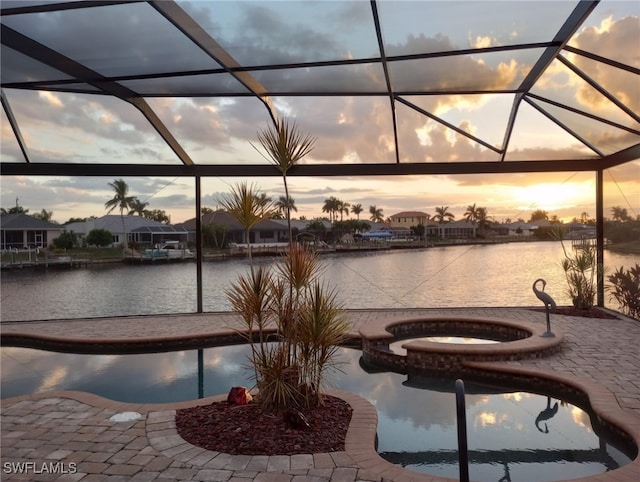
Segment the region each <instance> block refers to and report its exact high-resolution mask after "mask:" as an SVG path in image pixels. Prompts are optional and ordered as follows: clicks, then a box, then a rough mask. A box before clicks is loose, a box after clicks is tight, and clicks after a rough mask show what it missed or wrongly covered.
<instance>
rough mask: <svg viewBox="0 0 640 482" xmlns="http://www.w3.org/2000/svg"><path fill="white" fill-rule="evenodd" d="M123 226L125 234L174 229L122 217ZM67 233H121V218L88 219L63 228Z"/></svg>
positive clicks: (114, 216) (131, 217) (111, 215)
mask: <svg viewBox="0 0 640 482" xmlns="http://www.w3.org/2000/svg"><path fill="white" fill-rule="evenodd" d="M124 225H125V229H126V231H127V233H131V232H134V231H136V230H139V229H143V230H148V229H153V230H154V231H153V232H162V231H164V230H165V229H167V228H168V229H169V230H170V231H172V232H174V231H175V228H173V227H172V226H170V225H167V224H164V223H161V222H158V221H154V220H153V219H148V218H145V217H143V216H124ZM64 228H65V229H66V230H67V231H73V232H74V233H76V234H88V233H89V232H90V231H92V230H93V229H106V230H107V231H110V232H111V233H122V232H123V231H122V217H120V215H118V214H107V215H106V216H102V217H101V218H96V219H88V220H87V221H80V222H77V223H69V224H66V225H65V226H64Z"/></svg>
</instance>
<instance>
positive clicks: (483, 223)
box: [476, 207, 491, 233]
mask: <svg viewBox="0 0 640 482" xmlns="http://www.w3.org/2000/svg"><path fill="white" fill-rule="evenodd" d="M476 221H477V223H478V230H479V231H480V232H481V233H483V232H484V231H485V229H488V228H489V226H491V221H490V219H489V215H488V214H487V208H484V207H479V208H478V209H477V217H476Z"/></svg>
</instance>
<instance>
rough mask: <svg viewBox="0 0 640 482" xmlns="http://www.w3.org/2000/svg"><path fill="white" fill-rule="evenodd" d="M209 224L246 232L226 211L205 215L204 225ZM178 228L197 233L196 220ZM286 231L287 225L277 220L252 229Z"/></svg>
mask: <svg viewBox="0 0 640 482" xmlns="http://www.w3.org/2000/svg"><path fill="white" fill-rule="evenodd" d="M207 224H218V225H220V226H224V227H226V228H227V229H229V230H233V231H235V230H242V231H244V227H243V226H242V225H241V224H240V223H239V222H238V221H237V220H236V218H234V217H233V216H232V215H231V214H229V213H227V212H225V211H215V212H213V213H207V214H205V215H203V216H202V225H203V226H206V225H207ZM177 226H181V227H185V228H186V229H188V230H189V231H195V230H196V218H191V219H188V220H187V221H185V222H183V223H181V224H178V225H177ZM286 229H287V227H286V225H285V226H283V225H282V224H280V223H278V222H276V220H270V219H263V220H261V221H259V222H258V223H257V224H256V225H255V226H254V227H253V228H252V231H283V230H286Z"/></svg>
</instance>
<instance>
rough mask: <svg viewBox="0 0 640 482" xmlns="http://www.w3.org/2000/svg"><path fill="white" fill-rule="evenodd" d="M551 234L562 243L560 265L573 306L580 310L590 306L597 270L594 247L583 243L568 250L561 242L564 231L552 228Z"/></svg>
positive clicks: (593, 299)
mask: <svg viewBox="0 0 640 482" xmlns="http://www.w3.org/2000/svg"><path fill="white" fill-rule="evenodd" d="M552 236H553V237H554V238H555V239H557V240H559V241H560V244H561V245H562V251H563V252H564V259H563V260H562V261H561V263H560V265H561V266H562V269H563V271H564V274H565V277H566V279H567V284H568V285H569V290H568V293H569V296H570V297H571V302H572V304H573V307H574V308H577V309H580V310H588V309H589V308H592V307H593V305H594V304H595V297H596V274H597V271H598V263H597V256H596V249H595V247H594V246H591V245H585V246H580V247H577V248H575V249H574V250H573V251H572V252H569V251H567V248H566V247H565V245H564V242H563V236H564V232H563V231H562V229H555V230H553V231H552Z"/></svg>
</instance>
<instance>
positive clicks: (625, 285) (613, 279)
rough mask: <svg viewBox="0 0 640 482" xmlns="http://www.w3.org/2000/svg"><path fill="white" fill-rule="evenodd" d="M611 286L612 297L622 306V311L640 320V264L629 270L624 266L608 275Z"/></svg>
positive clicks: (608, 289)
mask: <svg viewBox="0 0 640 482" xmlns="http://www.w3.org/2000/svg"><path fill="white" fill-rule="evenodd" d="M607 279H608V280H609V283H611V285H610V286H607V291H609V293H610V295H611V298H613V299H615V300H616V301H617V302H618V303H619V304H620V306H621V307H622V312H623V313H624V314H626V315H629V316H630V317H632V318H635V319H637V320H640V265H638V264H637V263H636V265H635V266H634V267H632V268H629V269H628V270H624V269H623V268H622V266H620V268H619V269H618V270H616V272H615V273H613V274H611V275H609V276H608V277H607Z"/></svg>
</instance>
